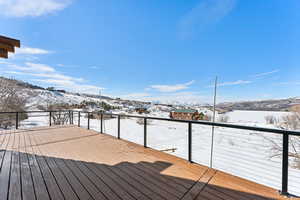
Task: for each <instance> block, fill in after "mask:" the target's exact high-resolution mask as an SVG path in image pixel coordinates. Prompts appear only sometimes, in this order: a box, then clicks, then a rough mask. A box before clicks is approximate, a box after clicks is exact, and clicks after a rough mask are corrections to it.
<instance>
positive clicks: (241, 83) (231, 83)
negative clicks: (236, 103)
mask: <svg viewBox="0 0 300 200" xmlns="http://www.w3.org/2000/svg"><path fill="white" fill-rule="evenodd" d="M249 83H252V81H246V80H237V81H229V82H222V83H218V84H217V86H218V87H223V86H233V85H244V84H249ZM209 87H214V85H209Z"/></svg>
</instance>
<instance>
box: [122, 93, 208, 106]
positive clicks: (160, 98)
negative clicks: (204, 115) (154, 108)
mask: <svg viewBox="0 0 300 200" xmlns="http://www.w3.org/2000/svg"><path fill="white" fill-rule="evenodd" d="M119 97H121V98H124V99H130V100H141V101H149V102H160V103H166V104H200V103H206V102H209V101H211V99H212V98H211V97H210V96H204V95H200V94H199V93H197V92H174V93H165V94H160V95H153V94H149V93H143V92H141V93H131V94H126V95H120V96H119Z"/></svg>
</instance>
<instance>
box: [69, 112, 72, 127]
mask: <svg viewBox="0 0 300 200" xmlns="http://www.w3.org/2000/svg"><path fill="white" fill-rule="evenodd" d="M71 120H72V119H71V111H70V110H69V124H70V125H71V124H72V121H71Z"/></svg>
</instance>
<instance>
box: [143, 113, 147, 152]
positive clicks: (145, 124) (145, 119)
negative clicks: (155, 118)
mask: <svg viewBox="0 0 300 200" xmlns="http://www.w3.org/2000/svg"><path fill="white" fill-rule="evenodd" d="M144 147H145V148H147V118H144Z"/></svg>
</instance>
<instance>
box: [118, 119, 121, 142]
mask: <svg viewBox="0 0 300 200" xmlns="http://www.w3.org/2000/svg"><path fill="white" fill-rule="evenodd" d="M120 121H121V117H120V115H118V139H120V138H121V136H120V128H121V127H120Z"/></svg>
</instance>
